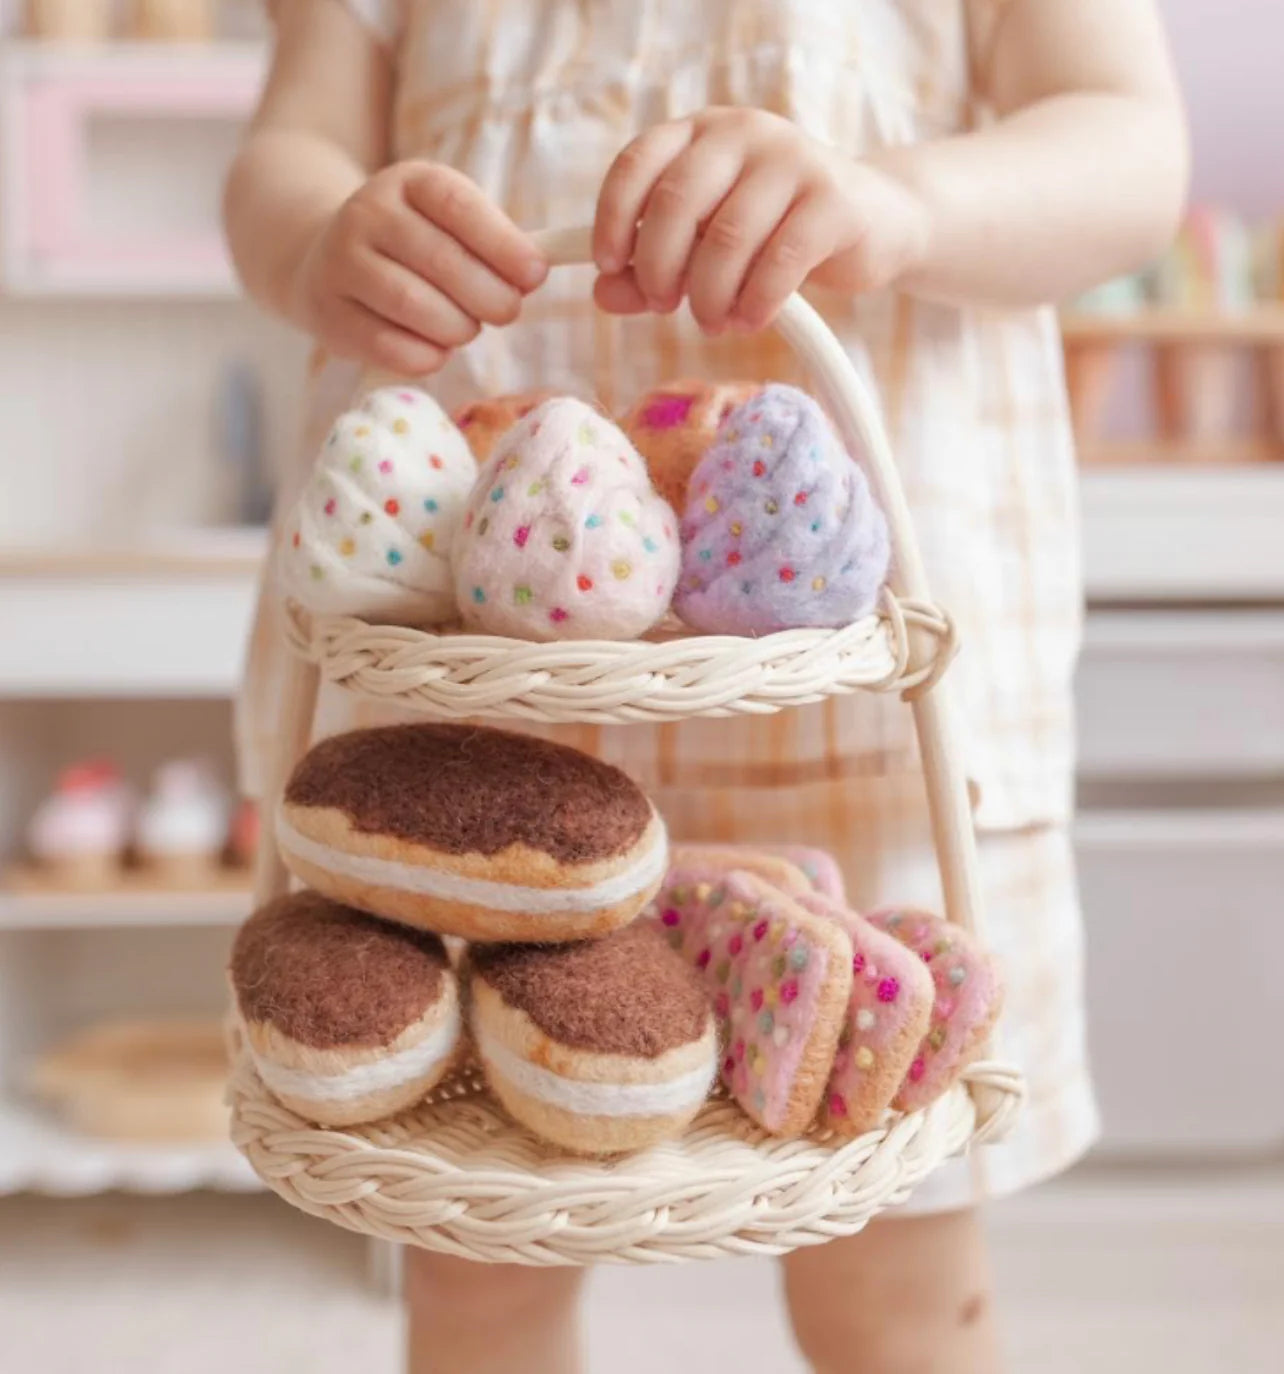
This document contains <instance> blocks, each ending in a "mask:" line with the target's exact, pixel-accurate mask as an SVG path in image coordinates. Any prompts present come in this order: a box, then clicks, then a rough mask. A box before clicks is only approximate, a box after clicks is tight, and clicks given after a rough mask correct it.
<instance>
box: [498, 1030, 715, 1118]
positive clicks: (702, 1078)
mask: <svg viewBox="0 0 1284 1374" xmlns="http://www.w3.org/2000/svg"><path fill="white" fill-rule="evenodd" d="M473 1033H474V1035H475V1037H476V1040H477V1048H478V1050H479V1051H480V1053H481V1056H482V1058H483V1059H484V1060H485V1061H486V1062H487V1063H488V1064H489V1065H490V1066H492V1067H493V1068H494V1069H495V1070H496V1071H497V1072H498V1073H500V1074H501V1075H502V1076H503V1077H504V1078H506V1079H507V1080H508V1082H509V1083H511V1084H512V1085H513V1087H514V1088H516V1089H517V1091H518V1092H520V1093H523V1094H525V1096H527V1097H533V1098H535V1099H536V1101H539V1102H543V1103H546V1104H547V1105H548V1106H550V1107H558V1108H560V1109H561V1110H562V1111H565V1112H574V1113H575V1114H576V1115H577V1116H668V1115H669V1114H670V1113H672V1112H682V1111H689V1110H690V1109H691V1108H692V1107H698V1106H699V1105H700V1103H701V1102H703V1101H704V1099H705V1098H706V1097H707V1096H708V1095H709V1089H710V1087H711V1086H712V1084H713V1075H714V1072H715V1071H716V1068H717V1065H716V1063H715V1062H714V1056H713V1055H712V1054H711V1055H710V1056H709V1059H708V1062H707V1063H704V1064H701V1065H699V1067H697V1068H695V1069H690V1070H688V1071H687V1072H686V1073H684V1074H681V1075H680V1076H679V1077H677V1078H671V1079H669V1080H668V1082H666V1083H586V1082H584V1081H583V1080H582V1079H578V1078H563V1077H562V1075H561V1074H557V1073H554V1072H553V1071H552V1070H551V1069H545V1068H542V1067H541V1066H540V1065H538V1064H532V1063H531V1062H530V1061H529V1060H527V1059H523V1058H522V1057H521V1056H520V1055H518V1054H515V1053H514V1052H513V1051H512V1050H510V1049H509V1048H508V1046H507V1045H504V1044H502V1043H501V1042H500V1041H499V1040H497V1039H496V1038H495V1037H494V1036H492V1035H489V1034H487V1032H486V1031H484V1030H482V1029H481V1027H479V1026H477V1025H474V1026H473Z"/></svg>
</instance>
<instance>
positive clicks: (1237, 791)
mask: <svg viewBox="0 0 1284 1374" xmlns="http://www.w3.org/2000/svg"><path fill="white" fill-rule="evenodd" d="M1162 8H1163V9H1164V11H1165V13H1166V15H1167V18H1168V21H1169V26H1170V31H1171V35H1172V39H1173V43H1174V45H1175V48H1176V51H1177V56H1178V61H1179V65H1180V68H1181V71H1182V74H1183V78H1184V81H1185V86H1186V91H1187V95H1188V98H1189V102H1190V111H1191V118H1192V124H1193V131H1194V144H1195V158H1196V177H1195V203H1196V209H1195V211H1194V213H1193V214H1192V218H1191V222H1190V224H1189V226H1188V228H1187V230H1186V232H1185V233H1184V234H1183V238H1182V240H1181V242H1180V243H1179V245H1178V247H1177V248H1176V249H1175V250H1174V252H1173V253H1172V254H1171V255H1170V256H1169V258H1168V259H1166V260H1165V262H1163V263H1161V264H1159V265H1158V266H1157V267H1156V269H1155V270H1154V271H1153V272H1151V273H1148V274H1146V275H1145V276H1144V277H1142V278H1139V279H1137V280H1135V281H1130V282H1125V283H1114V284H1112V285H1111V286H1109V287H1107V288H1105V289H1103V290H1101V291H1099V292H1095V293H1093V295H1092V297H1091V298H1089V299H1088V300H1085V301H1082V302H1077V303H1074V304H1073V305H1068V306H1067V308H1066V313H1065V330H1066V340H1067V351H1068V361H1069V366H1070V376H1071V380H1072V383H1073V390H1074V407H1075V417H1076V424H1077V426H1078V429H1079V433H1080V438H1081V447H1082V459H1083V464H1084V474H1083V477H1084V481H1083V491H1084V522H1085V552H1086V563H1087V576H1088V587H1089V594H1090V609H1089V615H1088V622H1087V644H1086V650H1085V654H1084V659H1083V666H1082V670H1081V674H1080V680H1079V702H1080V710H1081V729H1082V741H1081V744H1082V763H1081V787H1080V791H1081V802H1082V811H1081V815H1080V819H1079V823H1078V844H1079V854H1080V859H1081V862H1082V885H1083V894H1084V901H1085V905H1086V910H1087V920H1088V926H1089V933H1090V953H1091V970H1090V981H1091V1007H1090V1010H1091V1024H1092V1033H1093V1037H1094V1043H1095V1046H1096V1049H1097V1053H1096V1070H1097V1074H1098V1082H1099V1087H1100V1092H1101V1097H1102V1103H1103V1108H1104V1112H1105V1136H1104V1139H1103V1141H1102V1144H1101V1146H1100V1148H1099V1150H1098V1151H1097V1152H1096V1154H1095V1156H1094V1157H1093V1159H1092V1160H1091V1161H1090V1162H1089V1163H1088V1164H1087V1165H1086V1166H1084V1167H1083V1168H1081V1169H1080V1170H1078V1171H1076V1173H1075V1174H1074V1175H1073V1176H1071V1177H1070V1178H1069V1179H1067V1180H1064V1181H1061V1182H1059V1183H1058V1184H1056V1185H1054V1186H1053V1187H1051V1188H1048V1189H1046V1190H1042V1191H1040V1192H1038V1193H1036V1194H1032V1195H1030V1196H1028V1197H1024V1198H1020V1199H1016V1200H1013V1201H1011V1202H1008V1203H1005V1204H1002V1205H1000V1206H997V1207H995V1209H994V1214H993V1230H994V1235H995V1244H996V1254H997V1262H998V1268H999V1274H1000V1288H1001V1292H1002V1296H1003V1299H1004V1301H1005V1306H1006V1309H1007V1313H1008V1318H1009V1325H1010V1328H1011V1331H1010V1335H1011V1341H1012V1346H1013V1368H1015V1369H1018V1370H1022V1371H1024V1370H1033V1369H1038V1370H1039V1371H1041V1374H1062V1371H1078V1370H1083V1369H1086V1368H1088V1367H1089V1365H1090V1364H1091V1366H1092V1367H1093V1368H1095V1369H1096V1370H1097V1371H1099V1374H1114V1371H1123V1370H1125V1369H1126V1370H1130V1371H1131V1370H1137V1369H1152V1368H1160V1367H1163V1368H1166V1369H1167V1370H1168V1371H1169V1372H1170V1374H1183V1372H1184V1371H1195V1370H1200V1371H1203V1370H1209V1371H1211V1370H1221V1369H1231V1368H1234V1369H1236V1370H1238V1371H1241V1374H1251V1372H1252V1371H1265V1370H1268V1369H1271V1370H1275V1369H1278V1368H1279V1351H1280V1349H1281V1348H1284V1073H1281V1069H1280V1060H1279V1056H1278V1043H1279V1038H1280V1036H1279V1031H1280V1024H1281V1022H1280V1000H1279V997H1278V991H1277V989H1278V983H1279V970H1280V969H1281V968H1284V162H1282V161H1281V158H1280V152H1279V144H1280V137H1281V131H1282V130H1284V96H1282V95H1281V89H1280V82H1279V73H1278V65H1279V55H1280V53H1281V52H1282V51H1284V9H1282V8H1281V6H1280V4H1279V2H1278V0H1237V2H1236V3H1234V4H1227V3H1225V0H1164V3H1163V5H1162ZM0 16H2V17H3V22H4V25H5V33H6V34H7V35H8V36H7V37H6V38H5V39H4V40H3V41H0V378H2V379H3V380H2V382H0V397H2V401H0V406H2V409H0V415H2V418H3V447H4V456H3V458H0V1368H3V1369H4V1371H5V1374H35V1371H40V1372H41V1374H64V1372H65V1374H81V1372H82V1371H88V1370H91V1369H93V1370H99V1369H104V1370H113V1371H114V1370H124V1369H130V1370H135V1371H138V1372H139V1374H161V1372H162V1371H164V1372H165V1374H169V1372H170V1371H174V1372H175V1374H179V1372H181V1374H204V1372H205V1371H207V1370H208V1371H214V1370H219V1371H222V1370H224V1369H227V1368H236V1369H241V1370H246V1371H249V1372H250V1374H256V1372H257V1371H264V1374H266V1372H267V1371H277V1370H281V1371H285V1370H296V1369H302V1368H305V1367H306V1368H308V1369H310V1370H312V1371H315V1372H316V1374H324V1372H325V1371H328V1370H331V1369H334V1370H338V1369H340V1368H341V1367H342V1368H346V1367H348V1366H349V1365H350V1363H351V1361H352V1360H353V1359H354V1358H359V1359H360V1360H361V1364H362V1367H363V1368H365V1369H369V1370H371V1371H378V1370H388V1371H392V1370H394V1369H396V1368H397V1367H398V1365H397V1345H398V1340H399V1336H398V1320H399V1318H398V1310H397V1307H396V1304H395V1303H394V1302H392V1301H390V1300H389V1299H388V1297H387V1293H388V1292H389V1291H390V1289H391V1287H392V1284H393V1281H394V1278H395V1265H393V1264H391V1263H390V1262H389V1260H390V1257H389V1255H388V1254H387V1253H384V1252H383V1251H381V1250H380V1249H378V1248H377V1247H376V1248H374V1249H371V1250H367V1248H366V1247H365V1245H364V1243H363V1242H361V1241H360V1240H358V1239H357V1238H355V1237H350V1236H347V1235H344V1234H343V1233H340V1232H339V1231H337V1230H333V1229H332V1228H329V1227H327V1226H325V1225H323V1224H322V1223H320V1222H315V1221H311V1220H309V1219H307V1218H305V1217H302V1216H300V1215H298V1214H295V1213H293V1212H290V1211H289V1210H288V1209H287V1208H286V1207H285V1206H284V1205H283V1204H281V1203H279V1202H277V1201H276V1200H275V1199H273V1198H271V1197H270V1196H267V1195H264V1194H262V1193H260V1192H257V1191H256V1189H255V1183H254V1180H253V1178H252V1176H251V1175H250V1174H249V1171H248V1169H247V1168H246V1167H245V1166H244V1165H243V1163H242V1162H241V1161H240V1159H239V1158H238V1157H237V1156H236V1155H235V1154H234V1152H233V1151H232V1149H231V1147H230V1146H228V1145H226V1144H225V1143H223V1142H222V1141H221V1140H220V1139H219V1136H220V1132H221V1107H220V1090H221V1076H222V1069H223V1066H222V1062H221V1057H220V1056H221V1051H220V1048H219V1041H218V1035H217V1028H218V1017H219V1013H220V1010H221V1006H222V1001H223V986H222V965H223V959H224V954H225V950H226V947H227V943H228V939H229V935H230V931H231V929H232V927H233V925H234V923H236V922H237V921H238V920H240V919H241V918H242V917H243V915H244V914H245V912H246V909H247V900H248V898H247V892H248V881H249V880H248V865H249V863H250V861H251V857H252V853H253V848H254V842H255V817H254V815H253V813H252V811H250V810H249V809H247V808H245V807H242V806H239V805H238V803H237V801H236V798H235V796H234V793H233V788H232V774H231V759H230V752H229V748H228V735H229V730H230V705H229V699H230V694H231V692H232V691H233V688H234V684H235V682H236V680H237V675H238V663H239V660H240V656H241V652H242V646H243V641H244V638H245V633H246V626H247V618H248V616H249V612H250V606H251V601H252V597H253V594H254V585H255V579H256V576H257V573H258V564H259V560H260V556H261V552H262V549H263V547H264V533H263V528H262V526H263V521H264V519H265V515H266V508H267V500H268V494H269V489H270V485H271V473H272V470H273V468H274V466H275V465H276V464H277V463H278V462H279V461H280V457H281V455H282V453H283V452H284V451H285V449H286V448H287V446H288V445H289V444H290V442H291V439H292V435H293V426H294V416H295V407H296V397H297V396H298V393H299V386H300V379H301V376H302V370H303V366H304V349H303V347H302V345H301V343H300V341H299V340H297V339H295V338H293V337H291V336H289V335H288V334H287V333H286V332H285V331H283V330H282V329H280V328H279V327H277V326H275V325H273V324H272V323H270V322H267V321H265V320H263V319H261V318H260V317H258V316H257V315H256V314H255V313H254V312H253V311H251V310H250V309H249V308H248V307H247V306H245V305H244V304H242V303H241V302H240V301H239V300H238V299H237V295H236V291H235V287H234V284H233V280H232V276H231V273H230V271H229V269H228V266H227V263H226V260H225V258H224V255H223V252H222V249H221V247H220V243H219V230H218V222H217V218H218V213H217V212H218V197H219V181H220V175H221V171H222V168H223V167H224V165H225V164H226V162H227V160H228V158H229V156H230V153H231V150H232V148H233V145H234V141H235V137H236V131H237V126H238V123H239V122H240V121H241V120H242V119H243V118H244V116H245V113H246V111H247V110H248V108H249V107H250V104H251V101H252V99H253V96H254V92H255V89H256V86H257V83H258V81H259V80H260V77H261V73H262V69H263V57H264V54H263V48H262V37H263V25H262V20H261V17H260V13H259V9H258V6H257V4H256V3H255V2H254V0H135V3H133V4H128V5H122V6H119V7H117V6H115V5H113V4H112V3H110V0H30V3H29V4H27V5H26V6H22V7H20V6H18V5H16V4H13V3H10V4H8V5H6V6H4V7H0ZM1214 932H1215V934H1216V941H1215V943H1213V942H1211V941H1210V936H1211V935H1212V934H1213V933H1214ZM773 1282H774V1279H773V1275H772V1271H771V1269H770V1267H769V1266H767V1265H765V1264H762V1265H760V1264H757V1263H754V1262H744V1263H740V1264H737V1265H733V1266H727V1265H722V1266H717V1267H715V1268H709V1269H705V1268H701V1267H697V1268H694V1269H689V1270H684V1271H682V1272H680V1273H678V1272H660V1273H651V1272H644V1273H640V1272H637V1271H614V1272H611V1273H608V1274H605V1275H602V1276H600V1277H599V1278H598V1279H597V1280H596V1281H595V1288H594V1290H593V1300H592V1304H591V1312H590V1327H591V1337H592V1340H593V1349H594V1352H595V1356H596V1361H597V1362H596V1363H595V1364H594V1368H597V1369H602V1370H604V1371H605V1370H610V1371H611V1374H630V1371H632V1370H634V1369H637V1370H642V1369H644V1368H646V1369H652V1368H657V1367H663V1368H668V1369H673V1370H675V1371H685V1370H697V1369H701V1368H727V1367H731V1366H732V1364H733V1363H734V1364H735V1366H736V1367H738V1368H740V1369H743V1370H745V1371H750V1370H752V1371H763V1372H764V1374H767V1371H770V1372H771V1374H788V1372H789V1371H793V1370H796V1369H799V1368H800V1366H799V1365H798V1364H797V1362H796V1359H795V1357H794V1356H793V1354H792V1352H791V1351H790V1349H789V1346H788V1341H787V1337H786V1335H785V1329H784V1325H783V1319H782V1317H781V1316H780V1313H779V1309H778V1307H777V1306H776V1305H775V1304H773V1303H772V1302H771V1301H769V1295H770V1289H771V1287H772V1284H773ZM662 1310H663V1311H664V1313H665V1315H666V1318H667V1320H666V1321H665V1322H663V1323H661V1322H657V1321H655V1320H654V1316H655V1314H657V1313H658V1312H660V1311H662ZM630 1352H633V1353H630Z"/></svg>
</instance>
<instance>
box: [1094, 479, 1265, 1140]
mask: <svg viewBox="0 0 1284 1374" xmlns="http://www.w3.org/2000/svg"><path fill="white" fill-rule="evenodd" d="M1084 515H1085V522H1084V523H1085V546H1086V558H1087V575H1088V586H1089V595H1090V607H1089V614H1088V620H1087V627H1086V634H1085V645H1084V653H1083V658H1082V661H1081V664H1080V670H1079V677H1078V683H1077V698H1078V711H1079V743H1080V779H1081V797H1082V798H1083V799H1084V802H1083V805H1082V807H1081V812H1080V816H1079V820H1078V827H1077V834H1076V840H1077V848H1078V854H1079V861H1080V883H1081V887H1082V893H1083V904H1084V913H1085V920H1086V923H1087V930H1088V1020H1089V1027H1090V1034H1091V1039H1092V1049H1093V1062H1094V1071H1095V1076H1096V1080H1097V1085H1098V1090H1099V1093H1100V1097H1101V1103H1102V1109H1103V1118H1104V1138H1103V1141H1102V1146H1101V1150H1102V1152H1103V1153H1106V1154H1115V1155H1125V1156H1143V1157H1147V1158H1162V1157H1169V1158H1174V1159H1179V1158H1186V1159H1190V1158H1192V1157H1197V1156H1198V1157H1208V1156H1219V1155H1220V1156H1227V1157H1235V1156H1240V1157H1244V1156H1261V1155H1264V1154H1274V1153H1278V1152H1279V1151H1280V1150H1282V1149H1284V1072H1281V1069H1280V1064H1279V1059H1278V1056H1277V1046H1278V1043H1279V1007H1280V996H1279V971H1280V970H1281V969H1284V465H1279V464H1262V465H1260V466H1259V467H1257V468H1252V469H1243V470H1240V469H1234V468H1231V469H1226V470H1221V471H1218V470H1210V471H1198V470H1194V471H1185V472H1183V471H1172V470H1168V471H1166V470H1163V469H1160V468H1151V469H1149V470H1144V471H1140V470H1139V471H1132V472H1096V473H1089V474H1086V476H1085V481H1084Z"/></svg>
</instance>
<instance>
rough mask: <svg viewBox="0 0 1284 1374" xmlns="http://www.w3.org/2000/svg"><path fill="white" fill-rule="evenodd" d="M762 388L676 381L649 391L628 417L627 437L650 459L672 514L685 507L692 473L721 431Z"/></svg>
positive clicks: (756, 384)
mask: <svg viewBox="0 0 1284 1374" xmlns="http://www.w3.org/2000/svg"><path fill="white" fill-rule="evenodd" d="M761 390H762V384H761V382H698V381H680V382H673V383H671V384H670V385H668V386H661V387H656V388H655V389H654V390H653V391H648V392H647V393H646V395H645V396H643V397H642V398H641V399H640V400H639V401H638V402H637V403H636V404H635V405H634V407H633V408H632V410H630V411H629V412H628V414H626V415H625V417H624V419H623V421H622V428H623V430H624V432H625V434H627V435H628V436H629V438H630V439H631V440H632V441H633V443H634V444H635V445H636V447H637V450H638V452H639V453H640V454H641V455H642V457H643V458H645V459H646V465H647V467H648V468H649V469H650V472H651V480H652V482H654V483H655V489H656V491H658V492H659V493H660V495H661V496H663V497H664V499H665V500H666V501H667V502H668V503H669V504H670V505H671V506H672V507H673V508H674V510H681V509H682V508H683V507H684V506H685V505H686V500H687V484H688V483H689V482H690V480H691V474H692V473H693V472H694V471H695V468H696V464H697V463H699V461H700V459H701V458H703V457H704V455H705V453H706V452H707V451H708V449H709V447H710V446H711V445H712V443H713V441H714V440H715V439H716V438H717V437H718V427H719V426H720V425H721V424H722V422H723V421H724V420H725V419H726V418H727V416H728V415H730V414H731V412H732V411H733V410H735V408H736V407H737V406H739V405H742V404H743V403H744V402H745V401H747V400H748V399H749V398H750V397H751V396H754V395H756V394H757V393H758V392H759V391H761Z"/></svg>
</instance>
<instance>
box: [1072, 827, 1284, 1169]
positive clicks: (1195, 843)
mask: <svg viewBox="0 0 1284 1374" xmlns="http://www.w3.org/2000/svg"><path fill="white" fill-rule="evenodd" d="M1076 840H1077V845H1078V851H1079V858H1080V883H1081V887H1082V892H1083V903H1084V911H1085V917H1086V921H1087V929H1088V988H1089V1009H1090V1026H1091V1035H1092V1052H1093V1069H1094V1074H1095V1077H1096V1082H1097V1090H1098V1093H1099V1094H1100V1099H1101V1107H1102V1115H1103V1120H1104V1122H1105V1142H1104V1143H1105V1148H1106V1149H1109V1150H1114V1151H1116V1152H1121V1153H1129V1154H1135V1155H1143V1154H1144V1155H1147V1156H1160V1155H1169V1156H1185V1157H1186V1158H1193V1157H1196V1156H1201V1157H1202V1156H1205V1155H1208V1154H1213V1155H1230V1154H1244V1155H1260V1154H1263V1153H1265V1152H1268V1151H1272V1150H1275V1149H1278V1148H1279V1147H1280V1146H1282V1145H1284V1071H1282V1070H1281V1067H1280V1058H1279V1008H1280V977H1281V972H1282V971H1284V809H1281V810H1247V811H1241V810H1235V809H1228V810H1222V811H1218V810H1209V811H1186V810H1163V809H1156V810H1151V811H1145V812H1131V811H1119V812H1113V813H1111V812H1106V813H1100V812H1098V813H1095V814H1094V813H1088V814H1085V815H1084V816H1082V817H1081V819H1080V821H1079V825H1078V829H1077V835H1076Z"/></svg>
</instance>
